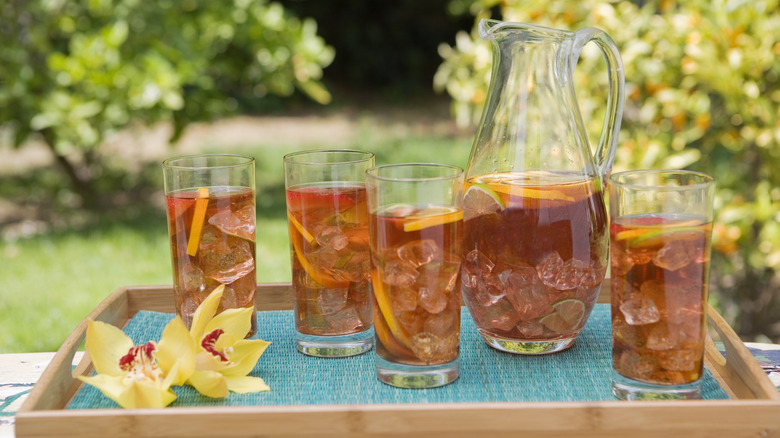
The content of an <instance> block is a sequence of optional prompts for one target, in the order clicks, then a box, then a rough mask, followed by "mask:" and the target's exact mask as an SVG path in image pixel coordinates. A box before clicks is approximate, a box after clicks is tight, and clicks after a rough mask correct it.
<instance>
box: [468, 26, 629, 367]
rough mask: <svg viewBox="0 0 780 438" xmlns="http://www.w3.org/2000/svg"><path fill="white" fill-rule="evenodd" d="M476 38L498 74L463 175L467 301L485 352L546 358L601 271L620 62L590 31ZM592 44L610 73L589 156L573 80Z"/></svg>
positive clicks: (493, 32)
mask: <svg viewBox="0 0 780 438" xmlns="http://www.w3.org/2000/svg"><path fill="white" fill-rule="evenodd" d="M479 31H480V35H481V36H482V38H484V39H486V40H489V41H491V42H492V46H493V70H492V76H491V81H490V88H489V91H488V96H487V101H486V104H485V108H484V110H483V113H482V121H481V123H480V126H479V129H478V132H477V135H476V138H475V140H474V145H473V148H472V151H471V157H470V158H469V165H468V170H467V172H466V178H467V183H466V188H467V191H466V193H465V195H464V203H463V210H464V217H463V219H464V234H463V246H462V248H463V265H462V266H463V269H462V274H461V275H462V285H463V286H462V287H463V289H462V290H463V298H464V301H465V303H466V305H467V306H468V308H469V311H470V313H471V315H472V317H473V318H474V322H475V324H476V326H477V329H478V331H479V333H480V334H481V336H482V338H483V339H484V340H485V342H487V343H488V345H490V346H491V347H494V348H496V349H498V350H502V351H507V352H511V353H517V354H545V353H553V352H556V351H561V350H564V349H566V348H568V347H570V346H571V345H572V344H573V343H574V341H575V340H576V339H577V336H578V335H579V333H580V331H581V330H582V328H583V326H584V325H585V322H586V320H587V318H588V316H589V315H590V312H591V310H592V309H593V305H594V304H595V302H596V298H597V297H598V294H599V290H600V288H601V282H602V281H603V279H604V275H605V273H606V270H607V263H608V261H607V256H608V245H609V234H608V219H607V213H606V209H605V205H604V198H603V194H602V184H603V182H604V181H606V178H607V176H608V174H609V172H610V170H611V167H612V162H613V161H614V157H615V147H616V144H617V138H618V131H619V129H620V121H621V118H622V111H623V94H624V77H623V66H622V62H621V60H620V55H619V53H618V51H617V48H616V46H615V43H614V42H613V41H612V39H611V38H610V37H609V36H608V35H607V34H606V33H604V32H602V31H600V30H597V29H582V30H580V31H577V32H574V33H572V32H566V31H561V30H555V29H549V28H544V27H540V26H535V25H530V24H525V23H510V22H500V21H494V20H482V21H481V22H480V24H479ZM590 41H593V42H595V43H596V44H597V45H598V47H599V48H600V49H601V51H602V52H603V54H604V58H605V60H606V63H607V71H608V73H609V94H608V97H607V112H606V118H605V123H604V127H603V130H602V133H601V138H600V140H599V145H598V147H597V148H596V152H595V154H592V153H591V148H590V146H589V144H588V139H587V133H586V131H585V126H584V124H583V121H582V117H581V115H580V112H579V109H578V105H577V100H576V96H575V93H574V86H573V84H572V72H573V70H574V68H575V67H576V65H577V59H578V58H579V55H580V52H581V51H582V48H583V47H584V46H585V44H587V43H588V42H590Z"/></svg>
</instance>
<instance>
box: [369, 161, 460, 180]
mask: <svg viewBox="0 0 780 438" xmlns="http://www.w3.org/2000/svg"><path fill="white" fill-rule="evenodd" d="M393 167H410V168H411V167H430V168H440V169H451V170H454V171H455V173H452V174H450V175H441V176H428V177H393V176H381V175H377V174H376V172H378V171H380V170H382V169H389V168H393ZM463 174H464V171H463V168H461V167H459V166H454V165H452V164H441V163H394V164H383V165H381V166H374V167H372V168H370V169H366V178H371V179H375V180H378V181H398V182H413V181H446V180H449V179H455V178H458V177H459V176H463Z"/></svg>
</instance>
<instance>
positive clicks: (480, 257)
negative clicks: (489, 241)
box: [463, 249, 496, 277]
mask: <svg viewBox="0 0 780 438" xmlns="http://www.w3.org/2000/svg"><path fill="white" fill-rule="evenodd" d="M495 266H496V264H495V263H494V262H493V261H492V260H490V258H488V256H486V255H485V254H484V253H482V252H480V251H479V250H476V249H475V250H473V251H471V252H469V253H468V254H466V258H465V260H464V262H463V269H464V270H465V272H467V273H468V274H471V275H476V276H477V277H480V276H483V275H487V274H488V273H490V272H491V271H492V270H493V268H494V267H495Z"/></svg>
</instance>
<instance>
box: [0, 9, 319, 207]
mask: <svg viewBox="0 0 780 438" xmlns="http://www.w3.org/2000/svg"><path fill="white" fill-rule="evenodd" d="M0 15H2V17H3V20H2V21H0V47H2V50H0V125H2V126H3V127H4V128H6V129H10V130H12V131H13V136H14V144H15V145H17V146H19V145H21V144H22V143H23V142H24V141H25V140H28V139H30V137H31V136H32V137H34V138H37V139H39V140H43V141H44V142H45V143H46V145H47V146H48V147H49V148H50V149H51V151H52V153H53V154H54V155H55V156H56V157H57V160H58V163H59V164H60V166H61V167H62V168H63V170H65V172H66V174H67V176H68V177H69V179H70V182H71V184H72V186H73V188H74V189H75V190H76V191H77V192H78V193H79V194H80V195H81V197H82V198H83V199H84V201H85V203H86V204H87V205H88V206H90V205H91V206H94V205H95V204H97V203H98V200H97V199H96V197H97V193H96V189H97V187H96V186H95V184H94V182H95V181H96V180H98V179H99V178H100V176H101V172H102V170H103V168H102V166H103V160H102V158H103V157H101V154H100V145H101V143H102V142H103V140H104V139H105V138H106V136H108V135H110V134H111V133H113V132H116V131H118V130H121V129H124V128H127V127H129V126H131V125H132V124H134V123H142V124H147V125H148V124H154V123H156V122H159V121H163V120H165V121H168V120H172V121H173V122H174V139H175V138H177V137H178V135H179V134H180V133H181V132H182V130H183V129H184V127H185V126H186V125H187V124H188V123H190V122H193V121H198V120H209V119H213V118H216V117H220V116H225V115H228V114H233V113H236V112H237V110H238V109H239V108H242V109H246V108H247V106H251V103H252V102H254V101H257V100H261V99H262V98H264V97H266V96H267V95H279V96H290V95H291V94H292V93H293V92H294V91H295V90H296V89H299V90H301V91H303V92H304V93H306V94H307V95H308V96H310V97H311V98H312V99H314V100H316V101H318V102H320V103H327V102H329V101H330V99H331V97H330V93H329V92H328V91H327V90H326V89H325V88H324V87H323V86H322V84H321V82H320V80H321V78H322V69H323V67H325V66H327V65H328V64H329V63H330V62H331V61H332V60H333V56H334V51H333V48H332V47H329V46H327V45H326V44H325V42H324V40H323V39H322V38H320V37H318V36H317V25H316V22H315V21H314V20H311V19H304V20H301V19H299V18H297V17H296V16H293V15H292V14H289V13H288V12H287V11H285V9H284V8H283V7H282V6H281V5H280V4H278V3H273V2H268V1H265V0H260V1H255V0H232V1H225V2H223V1H208V0H159V1H143V0H29V1H28V0H7V1H4V2H3V3H2V4H0Z"/></svg>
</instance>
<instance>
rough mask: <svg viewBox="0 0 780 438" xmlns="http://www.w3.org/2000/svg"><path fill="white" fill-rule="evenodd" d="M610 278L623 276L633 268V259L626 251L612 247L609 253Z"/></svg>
mask: <svg viewBox="0 0 780 438" xmlns="http://www.w3.org/2000/svg"><path fill="white" fill-rule="evenodd" d="M609 257H610V262H611V269H612V271H611V274H612V278H617V277H621V276H624V275H626V274H627V273H628V271H630V270H631V268H633V267H634V264H635V262H634V258H633V257H631V254H629V253H628V252H627V251H621V250H620V249H618V247H617V246H615V245H613V246H612V248H611V251H610V256H609Z"/></svg>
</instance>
